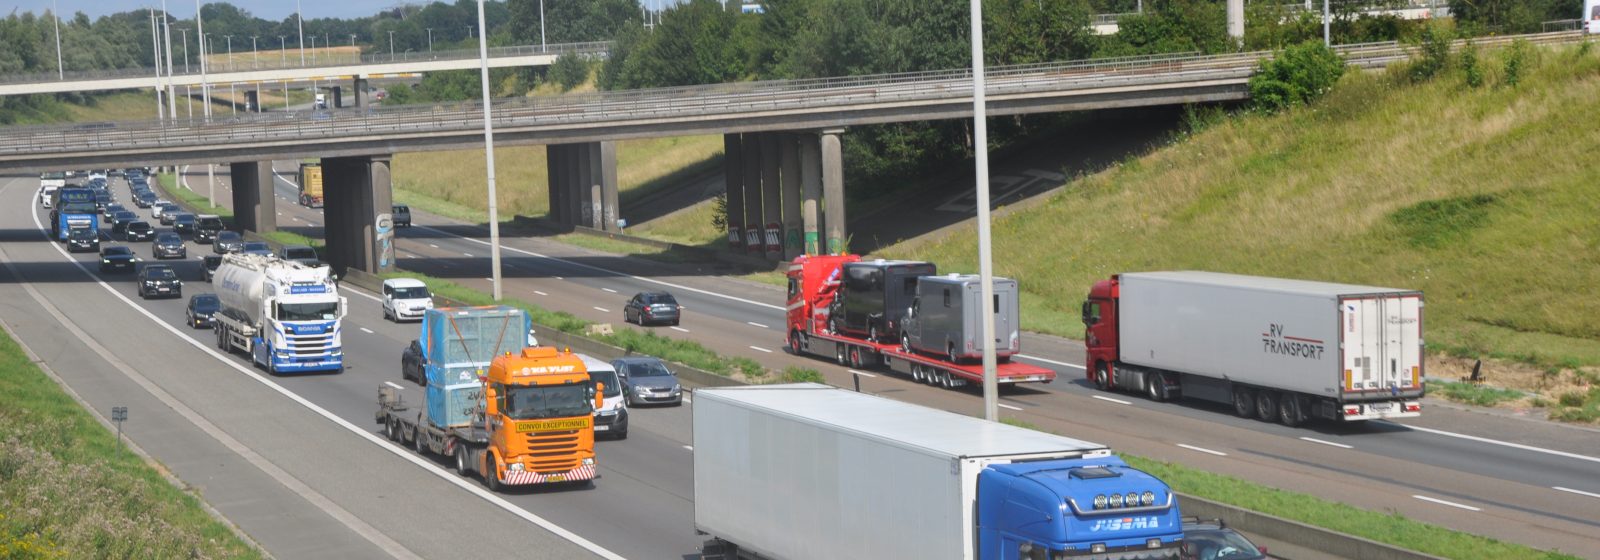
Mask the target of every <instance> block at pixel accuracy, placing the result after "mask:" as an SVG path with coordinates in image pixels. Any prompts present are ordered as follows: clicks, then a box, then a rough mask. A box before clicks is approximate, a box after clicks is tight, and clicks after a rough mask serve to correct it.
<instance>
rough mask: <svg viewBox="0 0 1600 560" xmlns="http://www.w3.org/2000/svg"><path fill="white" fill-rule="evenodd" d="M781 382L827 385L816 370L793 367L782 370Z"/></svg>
mask: <svg viewBox="0 0 1600 560" xmlns="http://www.w3.org/2000/svg"><path fill="white" fill-rule="evenodd" d="M783 380H784V381H785V382H787V383H827V381H825V380H823V379H822V374H821V373H818V372H817V370H814V369H810V368H798V367H795V366H789V367H788V368H786V369H784V370H783Z"/></svg>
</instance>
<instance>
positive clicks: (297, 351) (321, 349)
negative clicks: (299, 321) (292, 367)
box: [284, 332, 333, 356]
mask: <svg viewBox="0 0 1600 560" xmlns="http://www.w3.org/2000/svg"><path fill="white" fill-rule="evenodd" d="M284 340H286V341H288V343H289V348H288V350H289V352H290V353H292V354H294V355H296V356H321V355H324V354H329V353H331V352H333V333H331V332H330V333H324V334H285V335H284Z"/></svg>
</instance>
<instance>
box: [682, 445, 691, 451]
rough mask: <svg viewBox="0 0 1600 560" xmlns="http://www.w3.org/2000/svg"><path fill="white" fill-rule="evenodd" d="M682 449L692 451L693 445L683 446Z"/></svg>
mask: <svg viewBox="0 0 1600 560" xmlns="http://www.w3.org/2000/svg"><path fill="white" fill-rule="evenodd" d="M683 448H684V449H688V450H690V451H694V446H693V445H685V446H683Z"/></svg>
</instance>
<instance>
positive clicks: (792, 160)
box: [778, 133, 805, 260]
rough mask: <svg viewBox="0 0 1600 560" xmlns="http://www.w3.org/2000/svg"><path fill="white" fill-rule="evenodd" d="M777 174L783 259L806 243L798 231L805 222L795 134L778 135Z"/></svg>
mask: <svg viewBox="0 0 1600 560" xmlns="http://www.w3.org/2000/svg"><path fill="white" fill-rule="evenodd" d="M778 159H779V161H778V167H779V172H778V175H779V176H780V177H782V181H783V231H782V235H783V239H782V240H781V241H782V243H781V245H782V248H783V259H784V260H793V259H794V258H795V257H798V256H800V255H804V254H805V244H804V243H803V242H802V241H801V234H800V231H801V230H802V229H804V228H805V224H804V222H803V220H802V218H801V215H800V206H801V202H800V198H801V195H802V194H803V192H802V191H804V190H805V186H804V184H803V181H802V180H801V177H800V137H799V136H798V135H795V134H787V133H786V134H782V135H779V136H778Z"/></svg>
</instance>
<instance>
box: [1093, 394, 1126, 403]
mask: <svg viewBox="0 0 1600 560" xmlns="http://www.w3.org/2000/svg"><path fill="white" fill-rule="evenodd" d="M1089 396H1090V397H1093V398H1096V399H1100V400H1102V401H1106V402H1114V403H1117V404H1133V403H1131V402H1128V401H1125V400H1122V399H1113V398H1111V397H1102V396H1100V395H1089Z"/></svg>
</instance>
